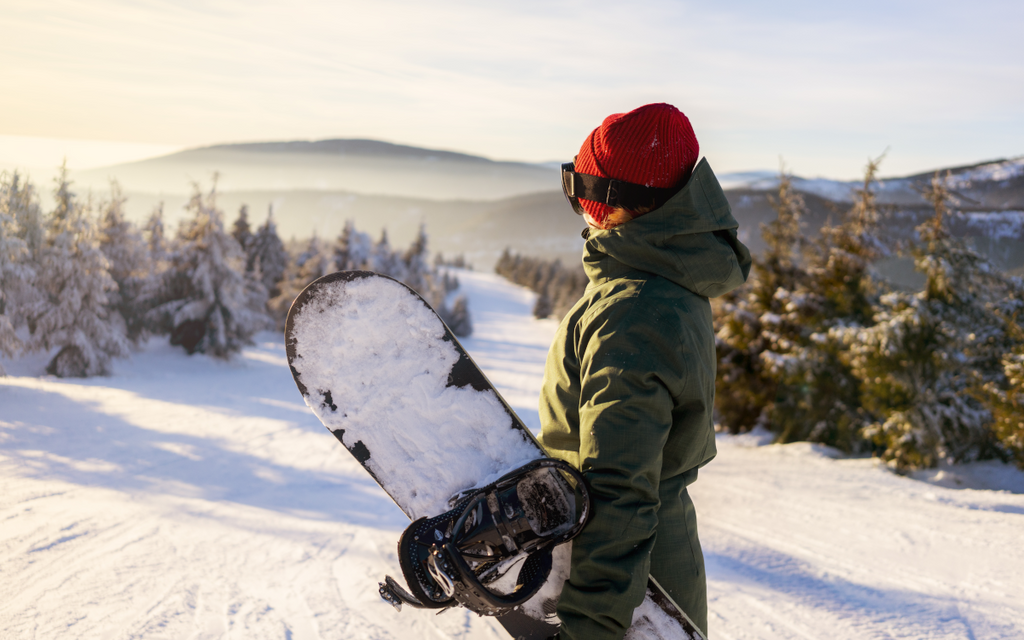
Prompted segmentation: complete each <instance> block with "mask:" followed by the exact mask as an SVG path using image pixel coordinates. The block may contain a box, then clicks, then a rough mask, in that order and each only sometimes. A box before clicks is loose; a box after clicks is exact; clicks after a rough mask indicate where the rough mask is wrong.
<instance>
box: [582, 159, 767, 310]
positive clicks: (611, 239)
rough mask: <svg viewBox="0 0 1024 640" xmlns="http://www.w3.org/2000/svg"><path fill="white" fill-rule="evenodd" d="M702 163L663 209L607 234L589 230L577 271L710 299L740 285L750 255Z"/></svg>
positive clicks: (708, 167)
mask: <svg viewBox="0 0 1024 640" xmlns="http://www.w3.org/2000/svg"><path fill="white" fill-rule="evenodd" d="M738 228H739V223H738V222H736V219H735V218H734V217H733V215H732V209H731V208H730V207H729V203H728V201H726V199H725V193H724V192H723V191H722V186H721V185H720V184H719V183H718V178H716V177H715V174H714V172H713V171H711V165H709V164H708V161H707V159H706V158H704V159H701V161H700V162H699V163H697V166H696V167H695V168H694V170H693V174H692V175H691V176H690V179H689V181H687V183H686V186H684V187H683V188H682V189H681V190H680V191H679V193H677V194H676V195H674V196H672V198H671V199H670V200H669V201H668V202H666V203H665V204H664V205H662V206H661V207H659V208H658V209H655V210H654V211H651V212H649V213H646V214H644V215H642V216H640V217H638V218H634V219H633V220H630V221H629V222H626V223H625V224H621V225H619V226H617V227H614V228H612V229H605V230H602V229H589V230H588V231H589V233H588V234H587V235H586V238H587V243H586V245H585V247H584V249H583V267H584V269H586V272H587V277H588V278H590V281H591V282H593V283H595V284H599V283H601V282H603V281H605V280H608V279H612V278H617V277H621V276H623V275H625V274H626V273H627V272H628V271H631V270H640V271H646V272H648V273H653V274H655V275H659V276H662V277H664V278H667V279H668V280H671V281H672V282H674V283H676V284H678V285H679V286H681V287H685V288H687V289H689V290H690V291H692V292H694V293H696V294H698V295H701V296H705V297H708V298H713V297H716V296H720V295H723V294H725V293H728V292H730V291H732V290H733V289H735V288H736V287H738V286H740V285H741V284H743V283H744V282H745V281H746V279H747V275H748V274H749V273H750V264H751V259H750V251H749V250H748V249H747V247H746V246H744V245H743V243H742V242H740V241H739V238H737V236H736V230H737V229H738Z"/></svg>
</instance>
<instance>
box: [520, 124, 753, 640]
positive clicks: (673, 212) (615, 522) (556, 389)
mask: <svg viewBox="0 0 1024 640" xmlns="http://www.w3.org/2000/svg"><path fill="white" fill-rule="evenodd" d="M697 158H698V144H697V139H696V136H695V135H694V133H693V129H692V127H691V126H690V122H689V120H688V119H687V117H686V116H685V115H683V113H682V112H680V111H679V110H678V109H676V108H675V107H673V106H671V105H668V104H650V105H646V106H643V107H640V108H638V109H635V110H634V111H631V112H629V113H625V114H614V115H611V116H609V117H608V118H606V119H605V120H604V122H603V123H602V124H601V126H599V127H598V128H596V129H595V130H594V131H593V132H592V133H591V134H590V135H589V136H588V137H587V139H586V140H585V141H584V143H583V146H582V147H581V148H580V151H579V154H578V155H577V156H576V158H575V160H574V162H573V163H566V164H564V165H562V186H563V189H564V191H565V195H566V198H567V199H568V200H569V202H570V204H571V205H572V207H573V209H574V210H575V211H576V212H577V213H579V214H581V215H582V216H583V217H584V219H585V220H586V222H587V225H588V228H587V229H586V230H584V232H583V233H584V238H586V245H585V248H584V253H583V265H584V268H585V269H586V272H587V276H588V278H589V279H590V284H589V286H588V288H587V291H586V293H585V294H584V296H583V298H582V299H580V300H579V302H577V303H576V305H575V306H574V307H573V308H572V310H571V311H570V312H569V313H568V314H567V315H566V316H565V318H564V319H563V320H562V323H561V325H560V326H559V328H558V331H557V333H556V335H555V339H554V342H553V344H552V346H551V350H550V351H549V353H548V360H547V364H546V367H545V375H544V383H543V388H542V391H541V399H540V416H541V424H542V435H541V442H542V443H543V445H544V447H545V448H546V450H547V452H548V454H549V455H552V456H554V457H557V458H561V459H563V460H565V461H566V462H568V463H569V464H571V465H573V466H575V467H576V468H578V469H580V470H581V471H582V472H583V474H584V475H585V477H586V478H587V480H588V481H589V484H590V488H591V494H592V497H593V500H594V511H593V514H592V516H591V519H590V522H589V523H588V524H587V526H586V527H585V528H584V529H583V531H582V533H580V535H579V536H578V537H577V538H576V539H575V541H574V542H573V548H572V563H571V573H570V577H569V579H568V581H567V582H566V583H565V586H564V588H563V590H562V593H561V598H560V600H559V603H558V609H557V612H558V617H559V618H560V620H561V624H562V626H561V630H560V632H559V635H558V636H556V638H559V639H560V640H621V638H622V637H623V635H624V634H625V632H626V630H627V629H628V628H629V626H630V621H631V618H632V615H633V609H634V608H635V607H636V606H637V605H639V604H640V603H641V601H642V600H643V599H644V590H645V586H646V584H647V576H648V574H649V573H650V574H651V575H653V576H654V578H655V579H656V580H657V581H658V582H659V583H660V584H661V585H662V587H664V588H665V590H666V591H667V593H668V594H669V595H670V596H671V597H672V598H673V599H674V600H675V602H676V603H677V604H678V605H679V606H680V608H682V609H683V611H685V612H686V613H687V614H689V616H690V617H691V618H692V619H693V620H694V622H695V623H696V624H697V626H699V627H700V628H701V630H702V631H705V632H706V631H707V585H706V580H705V575H704V559H703V555H702V553H701V549H700V542H699V541H698V539H697V528H696V526H697V522H696V514H695V512H694V507H693V503H692V502H691V500H690V497H689V495H688V493H687V486H688V485H690V484H691V483H693V482H694V481H695V480H696V478H697V470H698V468H699V467H701V466H703V465H704V464H706V463H707V462H708V461H710V460H711V459H712V458H713V457H714V455H715V453H716V449H715V439H714V429H713V425H712V407H713V403H714V389H715V368H716V358H715V337H714V331H713V328H712V320H711V305H710V303H709V301H708V298H709V297H715V296H719V295H722V294H724V293H726V292H728V291H730V290H732V289H734V288H736V287H738V286H739V285H741V284H742V283H743V282H744V281H745V280H746V277H747V274H748V273H749V270H750V264H751V259H750V252H749V251H748V250H747V248H746V247H745V246H744V245H743V244H742V243H741V242H740V241H739V240H738V238H737V234H736V230H737V227H738V224H737V222H736V220H735V218H733V216H732V213H731V210H730V208H729V204H728V202H727V201H726V199H725V195H724V194H723V192H722V189H721V186H720V185H719V184H718V180H717V179H716V178H715V175H714V173H713V172H712V171H711V167H710V166H709V165H708V163H707V160H701V161H700V162H699V163H698V162H697Z"/></svg>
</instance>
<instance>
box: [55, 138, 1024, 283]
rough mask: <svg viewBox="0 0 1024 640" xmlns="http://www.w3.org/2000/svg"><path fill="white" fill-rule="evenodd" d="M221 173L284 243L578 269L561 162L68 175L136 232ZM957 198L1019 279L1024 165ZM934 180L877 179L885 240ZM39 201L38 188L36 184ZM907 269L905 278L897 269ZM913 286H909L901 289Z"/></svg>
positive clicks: (766, 212)
mask: <svg viewBox="0 0 1024 640" xmlns="http://www.w3.org/2000/svg"><path fill="white" fill-rule="evenodd" d="M215 171H216V172H218V173H219V174H220V178H219V183H218V185H219V187H218V190H219V191H220V192H221V195H220V203H221V207H222V208H223V209H224V210H225V211H226V213H227V217H228V219H229V221H230V220H233V219H234V217H235V216H236V215H237V211H238V208H239V207H240V206H241V205H242V204H247V205H248V206H249V210H250V219H251V220H252V221H253V222H254V223H261V222H262V220H263V219H264V217H265V215H266V211H267V210H268V208H269V207H271V206H273V209H274V215H275V220H276V221H277V225H278V230H279V232H280V233H281V236H282V237H283V238H285V239H288V238H291V237H295V238H305V237H308V236H309V235H310V234H312V233H314V232H315V233H317V234H318V235H320V236H321V237H324V238H334V237H335V236H336V235H337V234H338V232H339V231H340V230H341V228H342V226H343V225H344V223H345V220H347V219H352V220H354V221H355V223H356V226H357V228H359V229H361V230H364V231H367V232H369V233H371V234H374V235H376V234H379V233H380V231H381V229H382V228H386V229H387V230H388V234H389V236H390V240H391V242H392V243H393V244H397V245H400V244H405V243H407V242H409V241H411V240H412V238H413V237H414V235H415V233H416V230H417V229H418V227H419V225H420V224H426V225H427V231H428V234H429V236H430V241H431V247H432V249H433V250H434V251H441V252H443V253H445V254H447V255H452V254H459V253H461V254H464V255H465V256H466V257H467V259H469V260H470V261H471V262H472V263H474V264H475V265H477V267H479V268H483V269H489V268H490V267H491V266H492V265H493V264H494V262H495V261H496V260H497V257H498V256H499V255H500V253H501V251H502V250H503V249H504V248H505V247H511V248H512V249H513V250H516V251H518V252H520V253H524V254H527V255H535V256H546V257H558V258H561V259H562V260H563V261H564V262H567V263H571V262H576V261H578V260H579V256H580V251H581V249H582V245H583V241H582V239H581V238H580V236H579V232H580V230H582V228H583V226H584V223H583V221H582V220H581V219H580V218H579V217H578V216H576V215H574V214H573V212H572V209H571V208H569V206H568V205H567V204H566V202H565V199H564V198H563V196H562V194H561V192H560V191H559V190H558V189H559V179H558V163H557V162H546V163H542V164H528V163H518V162H496V161H493V160H489V159H487V158H482V157H479V156H472V155H467V154H462V153H455V152H451V151H439V150H432V149H421V148H417V147H410V146H403V145H396V144H389V143H385V142H379V141H374V140H323V141H318V142H304V141H298V142H265V143H251V144H231V145H217V146H213V147H204V148H201V149H191V150H187V151H182V152H179V153H175V154H172V155H168V156H164V157H161V158H154V159H151V160H145V161H141V162H134V163H128V164H123V165H117V166H113V167H106V168H104V169H96V170H92V171H84V172H80V173H77V174H75V175H74V179H75V181H76V185H77V187H78V190H79V191H85V190H87V189H91V190H92V191H93V194H94V196H96V197H102V194H103V193H105V192H106V190H107V185H108V183H109V179H110V178H112V177H116V178H117V179H118V180H119V181H120V182H121V184H122V187H123V188H124V191H125V193H126V195H127V196H128V198H129V199H128V202H127V207H126V208H127V211H128V214H129V215H130V216H131V217H132V218H133V219H135V220H142V219H144V218H145V217H146V216H147V215H148V214H149V212H150V211H151V210H152V208H153V206H155V205H156V204H157V203H158V202H161V201H162V202H164V211H165V215H166V220H167V222H168V223H169V224H171V225H172V227H173V225H174V223H175V221H176V220H177V219H179V218H180V216H181V214H182V211H183V206H184V204H185V201H186V199H187V195H188V193H189V191H190V190H191V184H192V182H193V181H198V182H199V184H200V185H201V186H202V187H203V188H204V189H208V188H209V186H210V184H211V175H212V174H213V173H214V172H215ZM946 171H948V172H949V173H950V175H951V179H952V182H953V187H954V189H955V190H956V192H957V193H958V194H960V195H961V196H962V201H961V208H962V209H963V210H964V211H965V216H964V217H962V218H960V219H958V220H957V222H956V224H955V228H956V232H957V233H960V234H962V235H966V236H973V237H974V238H976V242H977V243H978V246H979V248H981V249H982V250H984V251H985V252H986V253H988V254H989V255H990V256H992V258H993V260H994V261H995V262H996V263H997V265H998V266H1000V267H1001V268H1005V269H1011V270H1014V269H1021V268H1022V267H1024V213H1022V210H1024V158H1017V159H1011V160H999V161H993V162H986V163H981V164H976V165H970V166H963V167H953V168H950V169H948V170H947V169H943V170H942V173H946ZM932 175H933V172H928V173H921V174H917V175H913V176H906V177H900V178H888V179H885V180H882V181H880V182H879V184H878V185H877V189H878V193H879V199H880V201H882V202H883V203H886V204H887V205H890V206H889V207H888V208H887V215H888V218H887V220H886V222H885V224H887V225H889V226H890V229H891V234H890V235H891V236H892V237H894V238H906V239H909V238H911V237H912V236H913V233H914V231H913V230H914V227H915V226H916V225H917V224H918V223H919V222H920V221H921V220H923V219H924V218H926V217H927V216H929V215H930V209H929V208H928V206H927V204H926V203H925V201H924V200H923V198H922V197H921V195H920V191H921V189H923V187H924V186H925V185H926V184H927V182H928V180H929V179H930V178H931V176H932ZM719 178H720V180H721V182H722V185H723V187H724V188H725V189H726V195H727V197H728V198H729V201H730V203H731V204H732V206H733V210H734V213H735V215H736V218H737V220H739V222H740V236H741V238H742V239H743V241H744V242H746V243H747V244H748V245H749V246H750V247H751V249H752V250H754V251H755V252H756V251H760V250H761V249H762V248H763V243H762V242H761V235H760V223H763V222H768V221H770V220H772V219H773V218H774V216H775V213H774V211H773V210H772V208H771V204H770V202H769V199H768V197H769V196H770V195H771V193H772V192H773V191H774V190H775V189H776V188H777V185H778V176H777V173H776V172H772V171H749V172H743V173H729V174H723V175H721V176H719ZM40 186H43V187H44V188H45V185H40ZM794 186H795V187H796V188H797V189H798V190H800V191H802V192H803V193H804V194H805V199H806V201H807V205H808V209H809V216H808V219H807V221H806V230H807V233H808V234H809V235H814V234H816V233H817V231H818V229H820V227H821V226H822V225H823V224H824V223H825V222H826V221H827V220H828V219H829V218H830V217H832V218H833V219H837V217H838V215H839V214H840V212H841V211H843V210H844V209H846V208H847V207H848V202H849V201H850V200H851V198H852V195H853V193H854V190H855V189H857V188H859V187H860V186H861V185H860V183H859V182H855V181H850V182H846V181H836V180H827V179H820V178H816V179H808V178H801V177H796V178H794ZM894 268H895V269H903V270H905V265H903V266H899V265H898V264H897V265H896V266H895V267H894ZM908 282H910V280H908Z"/></svg>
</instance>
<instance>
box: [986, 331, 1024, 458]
mask: <svg viewBox="0 0 1024 640" xmlns="http://www.w3.org/2000/svg"><path fill="white" fill-rule="evenodd" d="M1004 321H1005V326H1006V330H1007V333H1008V334H1009V335H1010V336H1011V337H1012V339H1013V340H1014V341H1015V342H1016V346H1014V347H1013V349H1012V350H1011V351H1009V352H1008V353H1005V354H1003V356H1002V358H1001V364H1002V369H1003V376H1004V377H1003V380H991V381H989V382H986V383H984V385H983V386H982V388H981V389H980V390H979V391H980V393H976V394H975V397H978V398H979V399H980V400H982V401H983V402H984V403H985V404H986V408H987V409H988V410H989V412H990V413H991V414H992V431H993V435H994V436H995V438H996V440H997V441H998V443H999V447H1000V448H1001V449H1002V451H1003V454H1004V456H1003V457H1004V458H1007V459H1012V460H1014V461H1016V463H1017V466H1018V467H1020V468H1021V469H1024V329H1021V326H1020V324H1018V322H1017V318H1016V317H1013V318H1009V319H1005V318H1004Z"/></svg>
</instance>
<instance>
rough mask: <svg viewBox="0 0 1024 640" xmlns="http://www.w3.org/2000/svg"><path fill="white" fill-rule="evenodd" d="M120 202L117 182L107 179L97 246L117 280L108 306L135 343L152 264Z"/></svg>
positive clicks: (142, 333)
mask: <svg viewBox="0 0 1024 640" xmlns="http://www.w3.org/2000/svg"><path fill="white" fill-rule="evenodd" d="M124 202H125V197H124V195H122V192H121V186H120V185H119V184H118V183H117V182H116V181H114V182H111V184H110V200H109V201H107V202H104V203H103V204H102V205H101V206H102V210H101V213H100V229H99V231H100V249H101V250H102V251H103V254H104V255H105V256H106V257H107V262H108V264H109V270H110V275H111V277H112V278H113V279H114V282H115V283H117V290H116V291H114V292H111V293H110V303H109V305H110V308H111V309H112V311H113V313H117V314H119V315H120V316H121V318H122V319H123V320H124V323H125V327H126V331H127V336H128V340H130V341H131V342H132V343H133V344H138V343H139V342H141V341H142V340H143V339H145V338H146V336H147V334H148V333H149V332H148V330H147V327H146V322H145V314H146V311H147V309H146V308H145V306H144V305H143V298H144V293H145V291H144V290H145V288H146V284H147V280H148V279H149V277H150V274H151V272H152V270H153V265H152V263H151V261H150V253H149V250H148V247H147V246H146V243H145V241H144V240H143V238H142V233H141V232H140V231H139V230H138V228H136V226H135V225H134V224H132V223H131V222H129V221H128V220H126V219H125V216H124Z"/></svg>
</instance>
